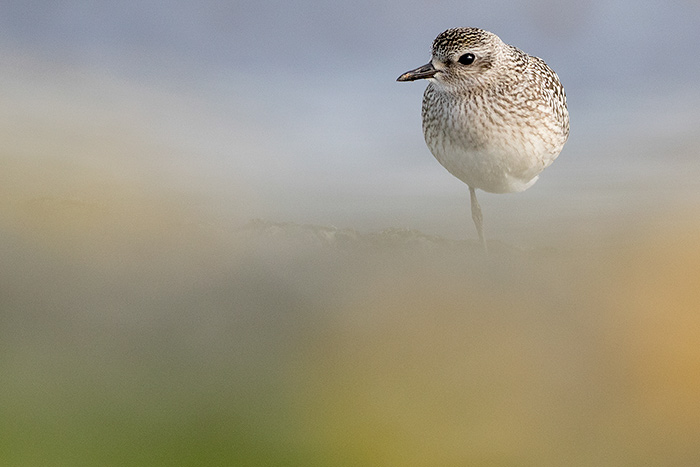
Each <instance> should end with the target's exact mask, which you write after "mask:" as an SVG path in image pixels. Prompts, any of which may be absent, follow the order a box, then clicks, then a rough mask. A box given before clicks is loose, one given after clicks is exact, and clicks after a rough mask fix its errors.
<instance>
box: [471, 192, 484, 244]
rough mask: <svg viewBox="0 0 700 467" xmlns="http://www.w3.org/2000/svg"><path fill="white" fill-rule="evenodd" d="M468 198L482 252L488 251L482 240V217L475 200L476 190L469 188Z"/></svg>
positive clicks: (479, 207)
mask: <svg viewBox="0 0 700 467" xmlns="http://www.w3.org/2000/svg"><path fill="white" fill-rule="evenodd" d="M469 197H470V198H471V203H472V220H473V221H474V225H475V226H476V232H477V233H478V234H479V241H480V242H481V246H482V247H483V248H484V251H488V248H486V239H485V238H484V217H483V216H482V215H481V206H479V202H478V201H477V200H476V190H475V189H474V188H472V187H469Z"/></svg>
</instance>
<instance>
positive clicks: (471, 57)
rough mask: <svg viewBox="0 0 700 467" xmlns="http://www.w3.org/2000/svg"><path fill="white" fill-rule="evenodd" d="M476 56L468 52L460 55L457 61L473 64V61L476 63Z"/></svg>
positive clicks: (463, 63)
mask: <svg viewBox="0 0 700 467" xmlns="http://www.w3.org/2000/svg"><path fill="white" fill-rule="evenodd" d="M475 58H476V57H475V56H474V54H469V53H467V54H464V55H462V56H461V57H459V60H457V61H458V62H459V63H461V64H462V65H471V64H472V63H474V59H475Z"/></svg>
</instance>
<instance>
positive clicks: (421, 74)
mask: <svg viewBox="0 0 700 467" xmlns="http://www.w3.org/2000/svg"><path fill="white" fill-rule="evenodd" d="M437 72H438V70H436V69H435V67H434V66H433V64H432V62H431V63H428V64H427V65H423V66H421V67H418V68H416V69H415V70H411V71H407V72H406V73H404V74H403V75H401V76H399V77H398V78H396V81H415V80H417V79H427V78H432V77H433V76H435V73H437Z"/></svg>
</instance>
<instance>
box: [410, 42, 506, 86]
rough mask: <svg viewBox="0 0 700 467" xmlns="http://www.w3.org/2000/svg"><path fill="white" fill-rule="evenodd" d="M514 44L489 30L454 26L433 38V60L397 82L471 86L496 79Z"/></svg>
mask: <svg viewBox="0 0 700 467" xmlns="http://www.w3.org/2000/svg"><path fill="white" fill-rule="evenodd" d="M510 49H511V47H510V46H508V45H506V44H505V43H503V41H501V39H500V38H499V37H498V36H497V35H495V34H493V33H490V32H488V31H484V30H483V29H478V28H455V29H448V30H447V31H444V32H442V33H440V34H439V35H438V36H437V37H436V38H435V40H434V41H433V47H432V59H431V60H430V62H429V63H427V64H426V65H423V66H422V67H419V68H416V69H414V70H411V71H408V72H406V73H404V74H403V75H401V76H399V78H398V80H397V81H415V80H417V79H427V80H430V81H433V82H435V83H437V84H439V85H443V86H445V87H448V88H451V87H456V88H463V87H470V86H473V85H475V84H484V83H487V82H488V81H490V80H494V79H497V78H498V76H499V69H500V68H502V67H503V66H507V62H508V60H509V59H510V55H509V53H510V51H511V50H510Z"/></svg>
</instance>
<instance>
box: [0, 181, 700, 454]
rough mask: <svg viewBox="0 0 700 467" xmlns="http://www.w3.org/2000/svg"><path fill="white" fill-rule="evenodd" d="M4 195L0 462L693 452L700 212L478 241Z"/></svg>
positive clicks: (115, 201) (142, 201) (134, 194)
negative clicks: (581, 244) (615, 232)
mask: <svg viewBox="0 0 700 467" xmlns="http://www.w3.org/2000/svg"><path fill="white" fill-rule="evenodd" d="M18 191H20V190H19V188H17V187H15V189H14V191H12V190H11V189H10V188H8V187H7V185H5V188H4V192H3V196H2V198H1V199H0V201H1V202H2V208H3V209H2V213H3V214H2V218H1V219H0V234H1V235H2V239H3V240H2V244H1V245H0V264H2V268H1V269H0V287H1V290H0V333H1V335H0V349H1V352H0V369H1V373H2V383H1V384H0V400H2V404H1V405H0V464H2V465H8V466H9V465H17V466H20V465H21V466H27V465H52V466H59V465H61V466H63V465H65V466H76V465H103V466H106V465H115V466H117V465H119V466H124V465H138V466H143V465H149V466H157V465H246V466H258V465H280V466H290V465H298V466H336V465H347V466H357V465H378V466H379V465H381V466H384V465H411V466H447V465H455V466H457V465H460V466H462V465H473V466H479V465H484V466H486V465H489V466H494V465H499V466H516V465H517V466H523V465H532V466H562V465H566V466H593V465H609V466H618V465H619V466H622V465H659V466H671V465H678V466H681V465H682V466H687V465H700V397H698V395H699V394H700V346H699V345H698V342H700V313H699V311H700V288H699V287H698V284H700V245H699V243H698V239H699V238H700V224H697V223H696V224H687V223H685V224H684V223H682V222H675V221H673V220H670V218H669V219H665V223H664V224H658V226H659V227H658V228H653V227H652V228H650V227H649V226H648V225H647V226H646V227H644V229H643V231H641V230H640V231H635V230H634V226H633V227H631V228H630V229H629V230H630V231H635V232H636V233H635V234H629V237H619V238H617V239H616V240H617V241H616V242H611V243H610V244H601V245H599V246H598V247H597V248H592V249H591V248H586V249H576V248H571V249H569V250H554V249H552V250H535V251H522V250H519V249H516V248H511V247H507V246H505V245H502V244H499V243H498V242H494V243H493V245H492V249H493V254H491V255H490V256H488V257H484V256H483V255H482V254H481V253H480V251H479V249H478V247H477V245H476V244H475V243H469V242H460V241H450V240H445V239H441V238H437V237H431V236H427V235H423V234H420V233H418V232H415V231H411V230H387V231H384V232H381V233H374V234H367V233H365V234H362V233H358V232H356V231H353V230H342V229H335V228H325V227H315V226H303V225H295V224H274V223H266V222H262V221H256V222H251V223H249V224H248V225H246V226H245V227H244V228H239V227H236V226H233V225H230V226H229V225H224V224H221V223H216V222H212V221H210V220H207V219H202V215H201V214H200V213H198V210H197V209H195V208H188V207H187V203H183V202H181V200H180V201H178V200H173V198H172V197H168V196H160V197H158V196H152V195H150V194H148V193H144V192H139V191H138V190H133V191H129V190H126V191H125V190H121V191H119V190H117V191H116V194H113V195H110V196H111V197H110V196H107V195H103V196H102V197H96V198H95V199H80V198H70V197H61V196H57V197H52V196H39V197H31V196H26V197H23V196H15V197H13V196H10V193H11V192H12V193H17V192H18ZM108 191H110V192H111V193H115V191H114V190H113V189H110V190H108ZM682 214H683V215H682V216H679V217H680V218H685V219H688V218H693V217H694V218H697V214H698V213H697V212H695V213H682ZM688 214H692V215H693V216H689V215H688ZM662 227H663V228H662ZM542 228H543V230H544V229H546V226H543V227H542ZM620 235H622V234H620ZM571 244H572V245H574V244H575V242H571ZM620 245H624V246H620Z"/></svg>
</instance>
